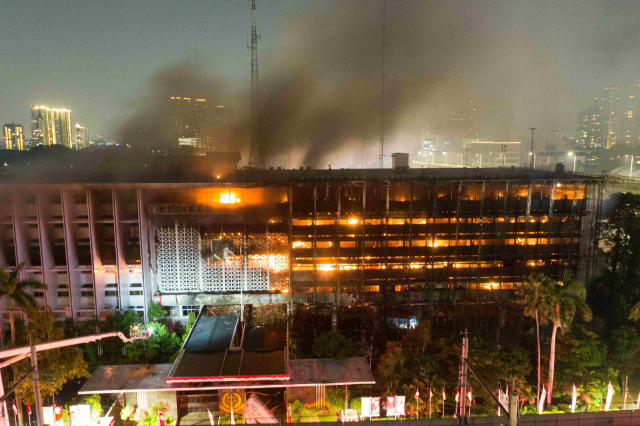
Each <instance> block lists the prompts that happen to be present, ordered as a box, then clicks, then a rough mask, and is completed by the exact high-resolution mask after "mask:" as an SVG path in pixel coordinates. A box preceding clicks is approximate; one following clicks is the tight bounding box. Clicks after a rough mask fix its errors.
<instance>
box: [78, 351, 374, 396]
mask: <svg viewBox="0 0 640 426" xmlns="http://www.w3.org/2000/svg"><path fill="white" fill-rule="evenodd" d="M289 366H290V377H289V379H288V380H278V381H261V380H245V381H235V382H223V383H216V382H199V383H172V382H167V377H168V375H169V372H170V370H171V368H172V364H151V365H142V364H128V365H103V366H100V367H98V368H97V369H96V371H94V373H93V374H92V375H91V377H90V378H89V380H87V382H86V383H85V384H84V385H83V386H82V388H81V389H80V391H79V392H78V393H79V394H81V395H88V394H94V393H107V394H108V393H120V392H137V391H155V392H175V391H200V390H218V389H238V388H242V389H257V388H279V387H304V386H345V385H373V384H375V380H374V378H373V374H372V373H371V370H370V369H369V364H368V363H367V360H366V359H365V358H362V357H353V358H345V359H342V360H336V359H325V358H322V359H292V360H290V361H289Z"/></svg>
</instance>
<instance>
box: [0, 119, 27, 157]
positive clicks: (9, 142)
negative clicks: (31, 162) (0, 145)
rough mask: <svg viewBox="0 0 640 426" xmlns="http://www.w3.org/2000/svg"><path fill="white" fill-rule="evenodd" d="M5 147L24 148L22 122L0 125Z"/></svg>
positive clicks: (20, 149)
mask: <svg viewBox="0 0 640 426" xmlns="http://www.w3.org/2000/svg"><path fill="white" fill-rule="evenodd" d="M2 130H3V132H2V133H3V134H4V146H5V149H15V150H18V151H23V150H24V129H23V128H22V124H16V123H10V124H5V125H4V126H2Z"/></svg>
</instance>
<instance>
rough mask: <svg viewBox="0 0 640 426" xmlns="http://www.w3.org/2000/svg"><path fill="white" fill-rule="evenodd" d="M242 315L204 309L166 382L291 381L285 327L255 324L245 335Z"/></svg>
mask: <svg viewBox="0 0 640 426" xmlns="http://www.w3.org/2000/svg"><path fill="white" fill-rule="evenodd" d="M239 317H240V316H239V314H237V313H231V314H226V315H216V314H214V313H209V312H208V310H203V311H202V312H201V314H200V315H198V318H197V319H196V322H195V324H194V325H193V328H192V329H191V333H189V337H188V338H187V340H186V342H185V344H184V346H183V348H182V349H181V351H180V354H179V355H178V357H177V358H176V360H175V362H174V363H173V368H172V369H171V370H170V371H169V374H168V375H167V378H166V380H167V381H168V382H175V383H190V382H213V381H216V382H228V381H237V382H243V381H247V380H259V381H264V380H288V379H289V367H288V363H287V362H288V353H287V350H286V346H287V338H286V336H287V329H286V325H285V324H279V325H251V326H249V325H248V324H247V325H246V327H245V328H244V333H243V336H242V339H241V343H240V344H239V345H237V344H236V345H233V341H234V339H235V338H236V337H237V336H236V334H237V333H239V332H241V331H242V330H240V328H241V327H242V324H241V323H240V322H239ZM247 322H248V321H247Z"/></svg>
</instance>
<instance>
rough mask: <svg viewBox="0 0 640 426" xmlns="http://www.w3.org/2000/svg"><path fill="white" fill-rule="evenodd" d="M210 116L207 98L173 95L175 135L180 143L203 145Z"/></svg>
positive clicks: (195, 145)
mask: <svg viewBox="0 0 640 426" xmlns="http://www.w3.org/2000/svg"><path fill="white" fill-rule="evenodd" d="M210 117H211V110H210V109H209V103H208V102H207V100H206V99H195V98H184V97H180V96H172V97H171V120H172V124H173V135H174V138H175V139H176V140H177V141H178V145H188V146H193V147H200V146H202V131H203V129H204V127H205V125H206V124H207V123H208V121H209V119H210Z"/></svg>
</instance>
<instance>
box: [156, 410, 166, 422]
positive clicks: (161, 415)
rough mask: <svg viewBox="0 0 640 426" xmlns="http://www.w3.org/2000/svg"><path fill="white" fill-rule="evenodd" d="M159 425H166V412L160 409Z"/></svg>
mask: <svg viewBox="0 0 640 426" xmlns="http://www.w3.org/2000/svg"><path fill="white" fill-rule="evenodd" d="M158 426H165V421H164V413H163V412H162V411H158Z"/></svg>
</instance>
